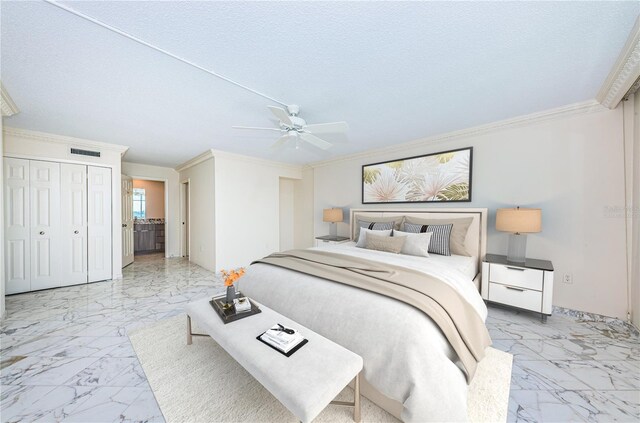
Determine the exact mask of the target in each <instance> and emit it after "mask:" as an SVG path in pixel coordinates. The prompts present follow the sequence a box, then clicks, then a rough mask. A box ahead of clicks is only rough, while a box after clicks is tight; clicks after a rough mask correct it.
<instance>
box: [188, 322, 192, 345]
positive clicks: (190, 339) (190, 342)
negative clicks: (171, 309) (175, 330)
mask: <svg viewBox="0 0 640 423" xmlns="http://www.w3.org/2000/svg"><path fill="white" fill-rule="evenodd" d="M192 343H193V337H192V336H191V316H189V315H187V345H191V344H192Z"/></svg>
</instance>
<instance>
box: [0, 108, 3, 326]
mask: <svg viewBox="0 0 640 423" xmlns="http://www.w3.org/2000/svg"><path fill="white" fill-rule="evenodd" d="M3 120H4V118H2V116H0V151H4V133H3V131H2V126H3V123H2V121H3ZM0 159H2V158H1V157H0ZM3 190H4V160H0V199H1V202H2V206H1V207H0V319H3V318H4V191H3Z"/></svg>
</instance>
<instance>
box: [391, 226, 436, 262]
mask: <svg viewBox="0 0 640 423" xmlns="http://www.w3.org/2000/svg"><path fill="white" fill-rule="evenodd" d="M431 235H433V232H424V233H419V234H416V233H411V232H401V231H393V236H394V237H403V238H405V243H404V246H403V247H402V251H400V253H401V254H406V255H409V256H419V257H429V243H430V242H431Z"/></svg>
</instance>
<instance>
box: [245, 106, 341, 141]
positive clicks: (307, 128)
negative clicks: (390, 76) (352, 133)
mask: <svg viewBox="0 0 640 423" xmlns="http://www.w3.org/2000/svg"><path fill="white" fill-rule="evenodd" d="M267 107H268V108H269V110H271V113H273V114H274V115H275V117H276V118H278V120H279V121H280V127H279V128H260V127H255V126H234V127H233V128H235V129H255V130H261V131H262V130H264V131H278V132H280V133H282V136H281V137H280V138H278V140H277V141H276V142H275V144H273V146H272V148H279V147H281V146H283V145H284V144H285V143H286V142H287V141H294V142H295V143H296V144H295V145H296V148H298V146H299V142H300V141H304V142H307V143H309V144H311V145H313V146H315V147H318V148H320V149H322V150H326V149H328V148H330V147H331V146H332V145H333V144H331V143H330V142H327V141H325V140H323V139H322V138H319V137H317V136H316V135H315V134H339V133H344V132H347V131H348V130H349V125H347V122H332V123H316V124H312V125H307V122H306V121H305V120H304V119H302V118H301V117H299V116H298V113H300V107H299V106H297V105H295V104H292V105H290V106H286V107H287V108H286V110H285V109H283V108H281V107H275V106H267Z"/></svg>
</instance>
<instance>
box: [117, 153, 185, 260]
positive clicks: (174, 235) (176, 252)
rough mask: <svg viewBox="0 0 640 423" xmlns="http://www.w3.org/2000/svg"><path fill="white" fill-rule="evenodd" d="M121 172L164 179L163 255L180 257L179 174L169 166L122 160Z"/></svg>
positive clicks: (134, 175) (152, 178)
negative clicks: (165, 191)
mask: <svg viewBox="0 0 640 423" xmlns="http://www.w3.org/2000/svg"><path fill="white" fill-rule="evenodd" d="M122 173H124V174H125V175H128V176H132V177H137V178H145V179H151V180H160V181H164V183H165V185H166V188H167V193H166V196H165V201H166V207H165V214H166V215H165V222H166V225H165V228H166V229H165V255H166V256H167V257H180V182H179V181H180V175H179V173H178V172H177V171H176V170H175V169H173V168H170V167H161V166H151V165H145V164H139V163H129V162H122Z"/></svg>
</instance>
